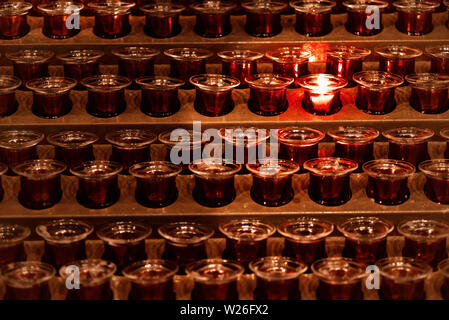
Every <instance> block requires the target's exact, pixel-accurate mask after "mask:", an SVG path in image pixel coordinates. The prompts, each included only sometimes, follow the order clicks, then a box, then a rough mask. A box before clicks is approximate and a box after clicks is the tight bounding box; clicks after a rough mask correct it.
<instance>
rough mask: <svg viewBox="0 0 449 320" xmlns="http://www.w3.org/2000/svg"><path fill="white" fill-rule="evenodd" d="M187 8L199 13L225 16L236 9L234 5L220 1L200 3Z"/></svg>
mask: <svg viewBox="0 0 449 320" xmlns="http://www.w3.org/2000/svg"><path fill="white" fill-rule="evenodd" d="M189 7H190V8H191V9H193V10H194V11H196V12H199V13H205V14H226V13H230V12H231V11H232V10H233V9H234V8H235V7H236V4H234V3H232V2H222V1H200V2H196V3H193V4H191V5H190V6H189Z"/></svg>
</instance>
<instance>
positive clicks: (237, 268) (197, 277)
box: [185, 258, 245, 284]
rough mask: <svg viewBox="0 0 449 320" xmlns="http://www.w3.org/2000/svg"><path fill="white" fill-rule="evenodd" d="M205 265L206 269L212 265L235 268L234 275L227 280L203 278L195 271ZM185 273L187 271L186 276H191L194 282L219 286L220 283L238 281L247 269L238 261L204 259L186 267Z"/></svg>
mask: <svg viewBox="0 0 449 320" xmlns="http://www.w3.org/2000/svg"><path fill="white" fill-rule="evenodd" d="M203 265H204V266H205V267H207V266H208V265H212V266H215V265H222V266H224V265H227V266H229V267H232V268H233V273H232V274H231V275H228V276H227V277H226V278H221V279H214V278H210V277H206V276H201V274H199V273H198V271H195V269H196V268H199V267H201V266H203ZM185 271H186V274H187V275H188V276H190V277H191V278H193V280H194V281H198V282H207V283H215V284H219V283H227V282H231V281H234V280H237V278H238V277H240V276H241V275H242V274H243V272H244V271H245V268H244V267H243V265H242V264H241V263H239V262H237V261H231V260H226V259H220V258H215V259H202V260H197V261H194V262H192V263H190V264H188V265H187V266H186V268H185Z"/></svg>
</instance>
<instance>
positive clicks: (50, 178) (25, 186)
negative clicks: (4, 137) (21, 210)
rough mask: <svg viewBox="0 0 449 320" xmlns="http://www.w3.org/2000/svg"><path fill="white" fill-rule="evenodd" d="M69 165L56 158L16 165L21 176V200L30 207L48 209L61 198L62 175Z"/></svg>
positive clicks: (15, 170)
mask: <svg viewBox="0 0 449 320" xmlns="http://www.w3.org/2000/svg"><path fill="white" fill-rule="evenodd" d="M65 169H67V166H66V165H65V164H64V163H63V162H60V161H56V160H47V159H39V160H30V161H27V162H22V163H21V164H19V165H17V166H15V167H14V168H13V171H14V173H15V174H17V175H19V176H20V191H19V202H20V204H21V205H23V206H24V207H26V208H28V209H35V210H40V209H46V208H50V207H52V206H54V205H55V204H56V203H58V202H59V200H61V197H62V190H61V176H60V174H61V173H62V172H64V170H65Z"/></svg>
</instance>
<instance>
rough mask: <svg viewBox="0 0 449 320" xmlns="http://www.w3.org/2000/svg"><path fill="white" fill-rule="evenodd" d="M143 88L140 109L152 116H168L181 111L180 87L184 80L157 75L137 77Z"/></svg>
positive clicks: (137, 81) (137, 82)
mask: <svg viewBox="0 0 449 320" xmlns="http://www.w3.org/2000/svg"><path fill="white" fill-rule="evenodd" d="M136 84H137V85H139V86H140V87H141V89H142V100H141V103H140V111H142V112H143V113H145V114H146V115H149V116H151V117H168V116H171V115H173V114H175V113H176V112H178V111H179V109H180V107H181V104H180V102H179V98H178V89H179V87H181V86H183V85H184V81H182V80H179V79H174V78H170V77H163V76H155V77H143V78H138V79H136Z"/></svg>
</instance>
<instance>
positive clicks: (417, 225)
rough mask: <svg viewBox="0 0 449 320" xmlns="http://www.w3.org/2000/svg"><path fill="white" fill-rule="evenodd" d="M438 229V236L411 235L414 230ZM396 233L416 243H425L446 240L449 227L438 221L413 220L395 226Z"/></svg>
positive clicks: (448, 234)
mask: <svg viewBox="0 0 449 320" xmlns="http://www.w3.org/2000/svg"><path fill="white" fill-rule="evenodd" d="M431 227H434V228H439V229H440V230H439V232H440V233H439V234H427V235H424V234H416V233H413V230H414V229H415V230H416V229H422V228H431ZM397 230H398V232H399V233H400V234H401V235H402V236H404V237H406V238H409V239H414V240H416V241H427V240H438V239H443V238H447V237H448V236H449V225H448V224H446V223H444V222H441V221H438V220H431V219H415V220H408V221H402V222H401V223H399V224H398V225H397Z"/></svg>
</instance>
